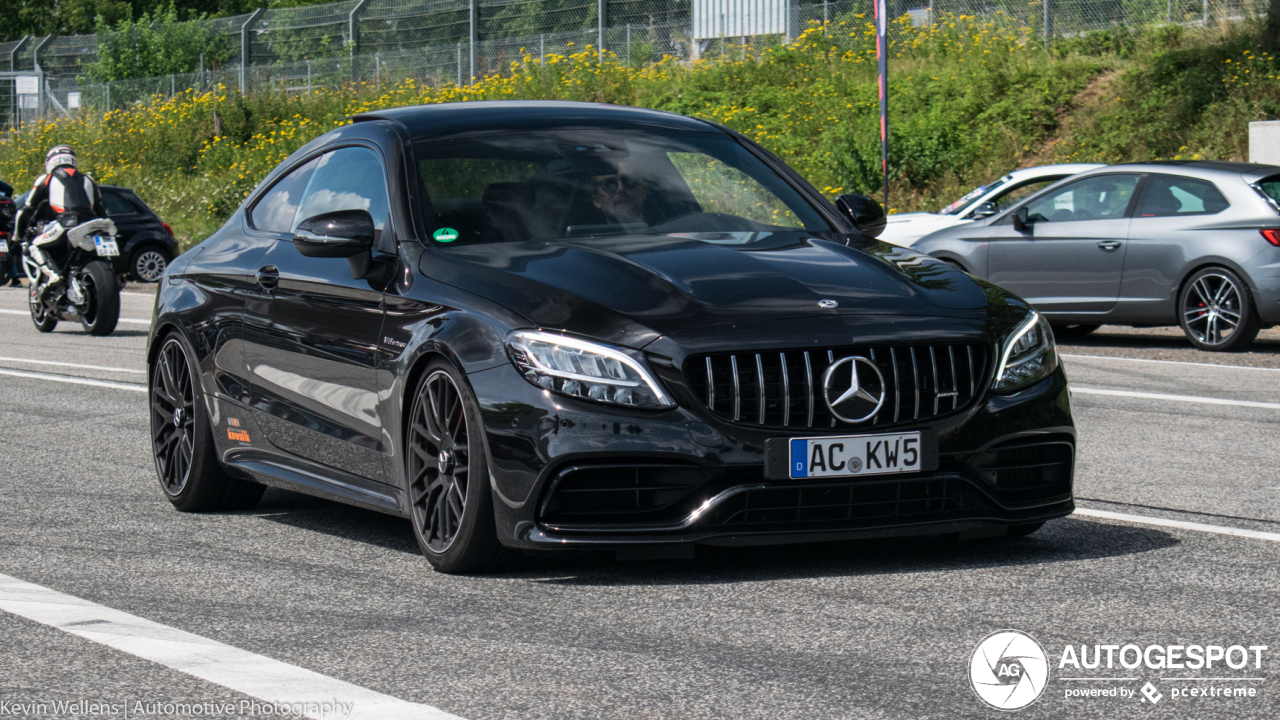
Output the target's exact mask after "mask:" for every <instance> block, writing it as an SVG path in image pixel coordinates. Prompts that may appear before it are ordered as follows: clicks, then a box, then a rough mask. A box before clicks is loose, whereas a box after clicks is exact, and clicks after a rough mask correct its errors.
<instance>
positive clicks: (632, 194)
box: [591, 164, 647, 225]
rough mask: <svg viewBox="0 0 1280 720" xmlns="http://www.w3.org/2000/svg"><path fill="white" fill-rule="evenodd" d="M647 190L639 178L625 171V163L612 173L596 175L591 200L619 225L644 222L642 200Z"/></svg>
mask: <svg viewBox="0 0 1280 720" xmlns="http://www.w3.org/2000/svg"><path fill="white" fill-rule="evenodd" d="M646 193H647V190H646V188H645V186H644V183H642V182H641V181H640V180H638V179H637V178H636V177H635V176H633V175H631V174H629V173H628V172H627V166H626V165H625V164H623V165H621V166H619V168H618V172H617V173H615V174H613V175H597V176H596V177H595V191H594V192H593V193H592V195H591V201H592V202H593V203H594V204H595V206H596V207H597V208H599V209H600V211H601V212H603V213H604V214H605V216H606V217H608V218H609V222H611V223H617V224H619V225H627V224H634V223H644V221H645V219H644V201H645V195H646Z"/></svg>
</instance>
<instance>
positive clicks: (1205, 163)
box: [1109, 160, 1280, 182]
mask: <svg viewBox="0 0 1280 720" xmlns="http://www.w3.org/2000/svg"><path fill="white" fill-rule="evenodd" d="M1109 169H1112V170H1117V171H1126V170H1127V171H1131V172H1132V171H1139V172H1163V173H1178V174H1183V175H1190V176H1194V177H1202V178H1211V177H1215V176H1217V177H1221V178H1224V179H1225V178H1234V179H1239V178H1241V177H1242V176H1243V178H1244V180H1245V182H1254V181H1255V180H1260V179H1262V178H1264V177H1267V176H1269V175H1275V174H1277V173H1280V165H1262V164H1260V163H1243V162H1224V161H1220V160H1150V161H1147V162H1135V163H1124V164H1122V165H1112V166H1111V167H1110V168H1109Z"/></svg>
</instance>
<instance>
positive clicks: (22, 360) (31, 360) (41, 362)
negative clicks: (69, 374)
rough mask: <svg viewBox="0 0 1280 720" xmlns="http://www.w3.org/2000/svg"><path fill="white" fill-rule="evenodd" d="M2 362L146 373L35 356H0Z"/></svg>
mask: <svg viewBox="0 0 1280 720" xmlns="http://www.w3.org/2000/svg"><path fill="white" fill-rule="evenodd" d="M0 362H16V363H27V364H28V365H57V366H58V367H73V368H83V369H85V370H105V371H107V372H119V373H138V374H140V375H145V374H146V372H147V371H146V370H134V369H133V368H122V367H107V366H105V365H81V364H79V363H69V362H59V361H57V360H36V359H34V358H16V357H0Z"/></svg>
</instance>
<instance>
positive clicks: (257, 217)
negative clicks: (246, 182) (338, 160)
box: [249, 159, 319, 233]
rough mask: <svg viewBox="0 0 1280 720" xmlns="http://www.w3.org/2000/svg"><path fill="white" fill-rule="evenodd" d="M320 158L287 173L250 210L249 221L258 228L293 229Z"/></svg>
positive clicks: (284, 231)
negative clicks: (294, 219) (295, 217)
mask: <svg viewBox="0 0 1280 720" xmlns="http://www.w3.org/2000/svg"><path fill="white" fill-rule="evenodd" d="M318 163H319V159H316V160H312V161H311V162H308V163H306V164H305V165H303V166H302V167H300V168H297V169H296V170H294V171H293V172H291V173H289V174H288V175H285V176H284V177H283V178H281V179H280V180H279V181H277V182H276V184H275V185H273V186H272V187H271V189H270V190H268V191H267V194H266V195H263V196H262V199H261V200H259V201H258V202H257V203H256V204H255V205H254V206H253V209H252V210H250V211H249V221H250V223H252V225H253V227H254V228H256V229H258V230H266V231H268V232H278V233H286V232H290V231H292V230H293V218H294V216H295V215H297V214H298V205H300V204H301V203H302V193H303V192H304V191H305V190H306V189H307V183H309V182H311V176H312V175H313V174H315V169H316V165H317V164H318Z"/></svg>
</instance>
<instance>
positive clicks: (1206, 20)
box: [1204, 0, 1209, 27]
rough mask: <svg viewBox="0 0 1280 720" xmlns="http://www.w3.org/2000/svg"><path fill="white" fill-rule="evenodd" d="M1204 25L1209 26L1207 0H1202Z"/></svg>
mask: <svg viewBox="0 0 1280 720" xmlns="http://www.w3.org/2000/svg"><path fill="white" fill-rule="evenodd" d="M1204 26H1205V27H1209V0H1204Z"/></svg>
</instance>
